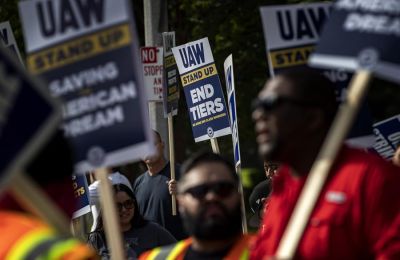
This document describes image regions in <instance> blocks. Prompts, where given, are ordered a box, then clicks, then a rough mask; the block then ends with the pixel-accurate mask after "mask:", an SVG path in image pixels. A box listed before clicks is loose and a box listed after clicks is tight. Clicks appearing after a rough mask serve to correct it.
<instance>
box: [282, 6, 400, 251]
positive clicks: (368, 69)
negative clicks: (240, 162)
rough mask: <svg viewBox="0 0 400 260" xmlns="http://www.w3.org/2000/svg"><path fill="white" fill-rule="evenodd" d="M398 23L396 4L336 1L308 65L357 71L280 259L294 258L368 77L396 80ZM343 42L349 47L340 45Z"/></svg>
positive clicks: (399, 9) (284, 240)
mask: <svg viewBox="0 0 400 260" xmlns="http://www.w3.org/2000/svg"><path fill="white" fill-rule="evenodd" d="M399 22H400V2H399V1H387V0H373V1H372V0H363V1H349V0H338V1H336V2H335V4H334V6H333V10H332V13H331V16H330V19H329V21H328V22H327V24H326V25H325V27H324V29H323V31H322V36H321V39H320V42H319V44H318V46H317V48H316V51H315V52H314V53H313V54H312V55H311V57H310V61H309V62H310V64H311V65H313V66H319V67H324V68H326V67H329V68H339V67H341V68H347V69H349V70H354V71H356V70H357V72H356V74H355V75H354V76H353V79H352V81H351V83H350V87H349V90H348V95H347V98H346V102H345V103H343V104H342V105H341V108H340V110H339V113H338V114H337V116H336V118H335V120H334V122H333V125H332V127H331V129H330V131H329V133H328V135H327V137H326V140H325V142H324V144H323V146H322V148H321V151H320V153H319V155H318V157H317V159H316V161H315V162H314V164H313V167H312V169H311V172H310V174H309V175H308V178H307V181H306V183H305V185H304V187H303V190H302V192H301V194H300V197H299V200H298V202H297V204H296V206H295V209H294V211H293V214H292V216H291V218H290V220H289V223H288V226H287V227H286V230H285V232H284V234H283V237H282V240H281V242H280V244H279V247H278V250H277V255H276V257H277V258H278V259H280V258H282V259H291V258H293V256H294V255H295V252H296V248H297V245H298V243H299V241H300V239H301V237H302V234H303V231H304V227H305V226H306V224H307V222H308V219H309V216H310V214H311V212H312V210H313V208H314V205H315V203H316V201H317V199H318V197H319V193H320V191H321V188H322V186H323V185H324V183H325V180H326V177H327V175H328V172H329V170H330V168H331V166H332V164H333V161H334V159H335V157H336V154H337V152H338V150H339V148H340V146H341V144H342V141H343V139H344V138H345V136H346V134H347V132H348V129H349V127H350V125H351V123H352V121H353V119H354V116H355V114H356V112H357V110H358V108H359V106H360V103H361V101H362V99H363V97H364V95H365V93H366V91H367V86H368V83H369V81H370V80H371V78H372V72H374V73H376V74H377V75H379V76H382V77H385V78H387V79H392V80H396V81H399V80H400V76H399V75H400V74H399V73H398V70H399V62H400V54H399V52H398V51H397V49H396V48H397V45H398V44H397V43H398V42H399V36H400V33H399V32H400V31H399V30H400V29H399V26H398V24H399ZM343 40H344V41H346V42H348V43H349V44H342V42H343ZM339 41H340V43H339ZM350 43H351V44H350Z"/></svg>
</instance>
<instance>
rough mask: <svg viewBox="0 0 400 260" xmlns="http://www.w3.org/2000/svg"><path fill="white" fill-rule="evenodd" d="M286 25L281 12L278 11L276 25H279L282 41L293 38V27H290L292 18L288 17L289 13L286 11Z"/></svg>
mask: <svg viewBox="0 0 400 260" xmlns="http://www.w3.org/2000/svg"><path fill="white" fill-rule="evenodd" d="M285 15H286V23H285V21H284V19H283V17H282V14H281V12H279V11H278V13H277V16H278V25H279V32H280V34H281V37H282V39H284V40H292V39H293V37H294V34H293V26H292V18H291V16H290V12H289V11H286V12H285Z"/></svg>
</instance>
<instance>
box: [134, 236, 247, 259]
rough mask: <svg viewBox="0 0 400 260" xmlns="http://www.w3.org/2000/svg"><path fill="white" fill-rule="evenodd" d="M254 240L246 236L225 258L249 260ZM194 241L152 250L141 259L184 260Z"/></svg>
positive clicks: (183, 241) (188, 240) (189, 240)
mask: <svg viewBox="0 0 400 260" xmlns="http://www.w3.org/2000/svg"><path fill="white" fill-rule="evenodd" d="M251 238H252V236H250V235H244V236H243V237H242V238H241V239H240V240H239V241H238V242H236V243H235V245H234V246H233V247H232V249H231V250H230V251H229V253H228V255H227V256H225V257H224V259H227V260H247V259H249V241H250V239H251ZM191 243H192V240H191V239H190V238H189V239H186V240H182V241H179V242H178V243H175V244H172V245H169V246H164V247H158V248H155V249H153V250H151V251H150V252H149V253H148V254H144V255H142V256H141V257H140V259H141V260H165V259H167V260H183V258H184V256H185V253H186V251H187V249H188V247H189V246H190V245H191Z"/></svg>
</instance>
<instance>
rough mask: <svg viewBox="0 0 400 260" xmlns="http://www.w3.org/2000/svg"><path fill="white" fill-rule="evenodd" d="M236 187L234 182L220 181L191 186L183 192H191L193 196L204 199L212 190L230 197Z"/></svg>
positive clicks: (219, 194) (222, 196)
mask: <svg viewBox="0 0 400 260" xmlns="http://www.w3.org/2000/svg"><path fill="white" fill-rule="evenodd" d="M235 189H236V185H235V184H234V183H233V182H228V181H220V182H213V183H207V184H202V185H198V186H195V187H192V188H189V189H187V190H185V191H184V192H182V193H189V194H190V195H191V196H192V197H193V198H195V199H198V200H202V199H204V198H205V196H206V195H207V194H208V193H209V192H210V191H212V192H213V193H214V194H215V195H217V196H218V197H220V198H221V199H224V198H227V197H229V196H230V195H231V194H232V193H233V191H234V190H235Z"/></svg>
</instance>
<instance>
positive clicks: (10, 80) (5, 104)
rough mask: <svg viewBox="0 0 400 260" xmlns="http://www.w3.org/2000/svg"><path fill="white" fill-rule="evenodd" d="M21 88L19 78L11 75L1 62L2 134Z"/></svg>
mask: <svg viewBox="0 0 400 260" xmlns="http://www.w3.org/2000/svg"><path fill="white" fill-rule="evenodd" d="M19 88H20V82H19V79H18V78H17V77H13V76H12V75H9V74H8V73H7V71H6V68H5V66H4V64H3V63H0V136H1V134H2V129H3V127H4V126H5V124H6V123H7V118H8V114H9V112H10V110H11V108H12V105H13V102H14V99H15V97H16V95H17V93H18V91H19Z"/></svg>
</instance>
